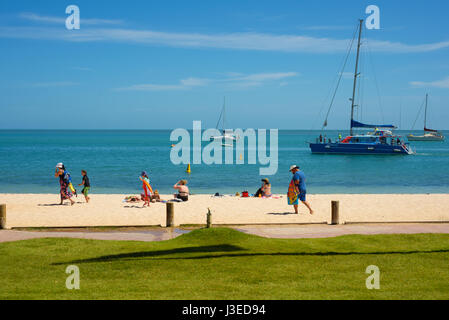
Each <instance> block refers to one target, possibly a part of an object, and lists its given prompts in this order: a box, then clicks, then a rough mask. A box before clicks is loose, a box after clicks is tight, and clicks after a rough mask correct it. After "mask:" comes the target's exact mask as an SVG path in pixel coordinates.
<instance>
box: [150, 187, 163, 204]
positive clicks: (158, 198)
mask: <svg viewBox="0 0 449 320" xmlns="http://www.w3.org/2000/svg"><path fill="white" fill-rule="evenodd" d="M151 202H161V196H160V195H159V191H158V190H154V194H153V195H152V196H151Z"/></svg>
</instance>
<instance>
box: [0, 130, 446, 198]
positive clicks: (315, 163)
mask: <svg viewBox="0 0 449 320" xmlns="http://www.w3.org/2000/svg"><path fill="white" fill-rule="evenodd" d="M170 133H171V130H109V131H108V130H0V193H58V191H59V183H58V180H57V179H56V178H54V168H55V165H56V163H58V162H64V164H65V166H66V168H67V170H68V171H69V172H70V174H71V176H72V179H73V182H74V184H78V183H80V182H81V172H80V171H81V170H82V169H85V170H86V171H87V172H88V176H89V178H90V181H91V184H92V188H91V192H92V193H121V194H122V193H123V194H138V193H140V191H141V182H140V181H139V179H138V177H139V174H140V172H141V171H143V170H145V171H147V172H148V173H149V176H150V179H151V183H152V185H153V188H155V189H158V190H159V192H161V193H172V192H173V189H172V186H173V184H175V183H176V182H177V181H178V180H179V179H187V180H188V184H189V187H190V189H191V191H192V193H196V194H199V193H206V194H212V193H215V192H219V193H223V194H233V193H236V192H241V191H243V190H248V191H249V192H250V193H254V192H255V191H256V190H257V188H258V187H259V185H260V179H261V178H262V176H260V175H259V168H260V165H253V164H247V163H246V161H245V164H242V165H237V164H234V165H206V164H201V165H198V164H196V165H194V164H192V166H191V169H192V173H191V174H187V173H186V172H185V171H186V165H183V164H181V165H174V164H172V162H171V161H170V150H171V144H173V143H176V142H172V141H170ZM339 133H341V134H342V135H345V134H346V132H344V131H326V135H327V136H328V137H332V138H335V137H336V136H337V135H338V134H339ZM397 133H398V134H401V135H406V134H407V133H409V131H408V132H405V131H398V132H397ZM415 133H420V132H419V131H415ZM443 133H444V134H445V136H446V137H447V136H449V132H448V131H446V132H443ZM319 134H320V132H319V131H303V130H280V131H279V140H278V141H279V142H278V143H279V165H278V171H277V173H276V174H275V175H273V176H268V178H269V179H270V181H271V183H272V189H273V192H275V193H285V192H286V191H287V186H288V183H289V181H290V178H291V174H290V173H289V171H288V170H289V167H290V165H291V164H298V165H299V166H300V167H301V168H302V170H303V171H304V172H305V174H306V177H307V191H308V193H318V194H319V193H321V194H323V193H411V194H413V193H449V142H448V141H447V140H446V141H445V142H413V143H411V145H412V147H413V149H414V150H416V152H417V154H416V155H411V156H403V155H394V156H375V155H373V156H361V155H312V154H311V152H310V150H309V147H308V145H307V141H315V138H316V137H317V136H318V135H319ZM448 140H449V139H448ZM206 144H208V142H203V145H206Z"/></svg>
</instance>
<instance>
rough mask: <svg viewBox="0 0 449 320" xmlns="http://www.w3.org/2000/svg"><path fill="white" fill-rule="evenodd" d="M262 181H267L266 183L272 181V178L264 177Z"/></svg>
mask: <svg viewBox="0 0 449 320" xmlns="http://www.w3.org/2000/svg"><path fill="white" fill-rule="evenodd" d="M262 181H263V182H266V183H270V180H268V178H263V179H262Z"/></svg>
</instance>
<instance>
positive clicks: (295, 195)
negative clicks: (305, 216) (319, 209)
mask: <svg viewBox="0 0 449 320" xmlns="http://www.w3.org/2000/svg"><path fill="white" fill-rule="evenodd" d="M290 172H291V173H292V174H293V177H292V180H291V181H290V184H289V186H288V192H287V200H288V204H289V205H293V207H294V208H295V213H296V214H298V213H299V212H298V203H299V201H301V202H302V203H303V204H304V205H305V206H306V207H307V208H308V209H309V212H310V214H313V210H312V208H311V207H310V205H309V203H308V202H307V201H306V193H307V190H306V176H305V175H304V172H302V171H301V170H300V169H299V167H298V166H297V165H292V166H290Z"/></svg>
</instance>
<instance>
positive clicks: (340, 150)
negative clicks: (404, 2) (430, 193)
mask: <svg viewBox="0 0 449 320" xmlns="http://www.w3.org/2000/svg"><path fill="white" fill-rule="evenodd" d="M362 26H363V20H359V26H358V29H357V30H358V41H357V54H356V62H355V70H354V80H353V86H352V97H351V98H350V99H349V100H350V101H351V120H350V128H349V136H347V137H346V138H344V139H341V138H338V139H335V140H334V141H333V142H332V141H331V139H327V138H326V137H324V139H323V137H322V136H321V135H320V137H319V138H317V139H316V142H314V143H309V146H310V149H311V151H312V153H322V154H382V155H386V154H413V151H412V149H411V148H410V146H409V144H408V143H404V142H403V141H402V140H401V139H400V136H397V135H393V133H392V130H393V129H396V127H395V126H394V125H391V124H387V125H372V124H365V123H362V122H359V121H356V120H355V119H354V110H355V108H356V107H357V104H356V94H357V88H358V87H357V79H358V78H359V76H360V72H359V60H360V47H361V44H362V42H361V39H362ZM354 37H355V34H354ZM353 40H354V39H353ZM351 48H352V43H351V46H350V48H349V51H348V54H349V52H350V50H351ZM345 64H346V62H345ZM334 96H335V94H334ZM331 105H332V104H331ZM328 115H329V111H328V114H327V116H328ZM327 116H326V120H325V122H324V125H323V128H324V127H326V126H327ZM355 128H371V129H374V131H373V132H370V133H367V134H355V132H354V129H355ZM326 140H327V141H326Z"/></svg>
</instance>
